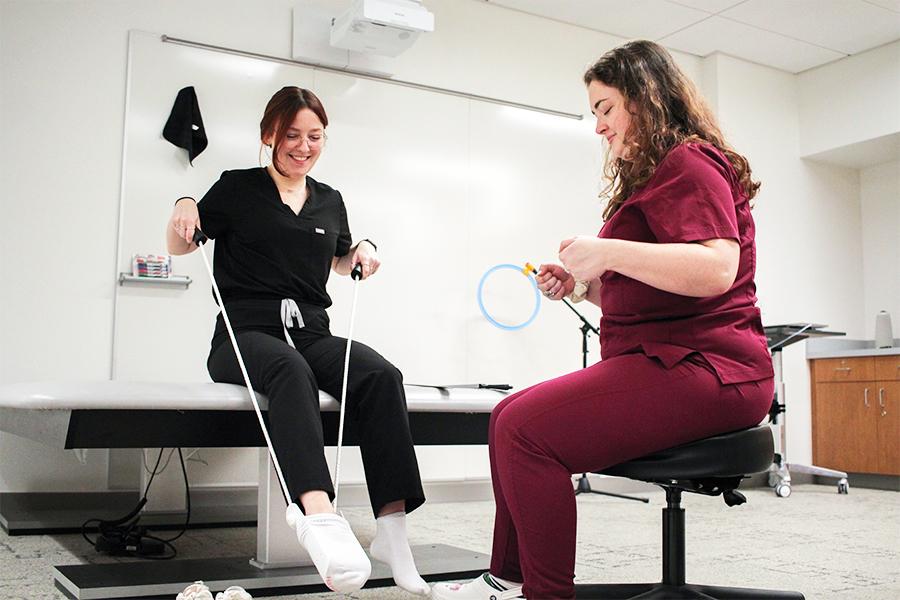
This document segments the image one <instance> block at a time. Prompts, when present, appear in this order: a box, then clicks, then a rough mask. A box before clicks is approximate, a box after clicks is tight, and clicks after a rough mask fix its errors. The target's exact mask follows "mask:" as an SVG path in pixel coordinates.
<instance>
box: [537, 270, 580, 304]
mask: <svg viewBox="0 0 900 600" xmlns="http://www.w3.org/2000/svg"><path fill="white" fill-rule="evenodd" d="M535 280H536V281H537V284H538V289H540V290H541V292H543V294H544V296H546V297H547V298H549V299H551V300H561V299H562V298H563V297H564V296H568V295H569V294H571V293H572V290H574V289H575V278H574V277H573V276H572V274H571V273H569V272H568V271H566V270H565V269H564V268H563V267H562V266H560V265H555V264H549V265H541V268H540V269H539V270H538V274H537V275H535Z"/></svg>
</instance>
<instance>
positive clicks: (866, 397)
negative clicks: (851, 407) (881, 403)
mask: <svg viewBox="0 0 900 600" xmlns="http://www.w3.org/2000/svg"><path fill="white" fill-rule="evenodd" d="M863 404H865V405H866V408H869V388H864V389H863Z"/></svg>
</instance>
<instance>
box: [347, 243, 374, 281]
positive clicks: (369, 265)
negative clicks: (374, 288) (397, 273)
mask: <svg viewBox="0 0 900 600" xmlns="http://www.w3.org/2000/svg"><path fill="white" fill-rule="evenodd" d="M350 264H352V265H354V266H356V265H357V264H359V265H362V278H363V279H366V278H368V277H370V276H372V275H374V274H375V271H377V270H378V267H380V266H381V261H380V260H378V252H377V251H376V250H375V248H374V247H373V246H372V244H370V243H369V242H367V241H365V240H363V241H361V242H360V243H359V244H357V245H356V251H355V252H354V253H353V260H352V261H351V263H350Z"/></svg>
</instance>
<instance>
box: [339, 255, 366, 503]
mask: <svg viewBox="0 0 900 600" xmlns="http://www.w3.org/2000/svg"><path fill="white" fill-rule="evenodd" d="M361 275H362V269H361V268H360V266H359V265H357V266H356V267H354V268H353V271H352V272H351V273H350V277H351V278H352V279H353V281H354V283H353V304H351V305H350V326H349V327H348V328H347V351H346V352H345V353H344V381H343V382H342V383H341V416H340V419H339V422H338V442H337V457H336V459H335V464H334V510H335V511H337V506H338V492H339V491H340V488H341V449H342V448H343V446H344V408H345V407H346V406H347V378H348V374H349V372H350V343H351V341H352V340H353V322H354V320H355V317H356V298H357V294H358V292H359V278H360V276H361Z"/></svg>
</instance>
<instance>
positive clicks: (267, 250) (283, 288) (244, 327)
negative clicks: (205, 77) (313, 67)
mask: <svg viewBox="0 0 900 600" xmlns="http://www.w3.org/2000/svg"><path fill="white" fill-rule="evenodd" d="M327 125H328V117H327V116H326V114H325V109H324V107H323V106H322V103H321V102H320V101H319V99H318V98H317V97H316V96H315V94H313V93H312V92H311V91H309V90H306V89H302V88H298V87H285V88H283V89H281V90H280V91H279V92H277V93H276V94H275V95H274V96H273V97H272V98H271V100H269V103H268V105H267V106H266V109H265V113H264V115H263V118H262V121H261V122H260V138H261V140H262V143H263V144H264V145H265V146H267V147H268V148H270V149H271V155H272V161H271V164H269V165H268V166H267V167H264V168H252V169H243V170H235V171H225V172H224V173H223V174H222V176H221V178H220V179H219V181H217V182H216V183H215V184H214V185H213V186H212V187H211V188H210V190H209V191H208V192H207V193H206V195H205V196H204V197H203V198H202V199H201V200H200V202H199V203H196V202H194V201H193V199H192V198H181V199H179V200H178V201H177V202H176V203H175V209H174V212H173V215H172V218H171V220H170V222H169V227H168V228H167V243H168V249H169V252H170V253H171V254H176V255H178V254H186V253H189V252H193V251H194V250H196V249H197V246H196V244H194V243H193V242H192V241H191V240H192V239H193V235H194V230H195V229H196V228H202V231H203V232H204V233H205V234H206V235H207V236H209V237H210V238H211V239H214V240H216V243H215V253H214V273H215V278H216V282H217V283H218V285H219V289H220V291H221V294H222V300H223V302H224V303H225V305H226V310H227V311H228V315H229V318H230V319H231V323H232V326H233V327H234V330H235V334H236V337H237V342H238V347H239V348H240V350H241V354H242V355H243V358H244V361H245V363H246V366H247V371H248V373H249V375H250V382H251V384H252V385H253V388H254V389H255V390H257V391H259V392H261V393H263V394H265V395H266V396H268V398H269V401H270V402H269V411H268V426H269V433H270V437H271V439H272V445H273V446H274V449H275V453H276V455H277V456H278V462H279V463H280V464H281V466H282V470H283V473H284V476H285V479H286V482H287V486H288V490H289V492H290V494H291V502H292V503H293V504H291V505H290V506H289V508H288V521H289V523H290V524H291V525H292V526H294V527H295V528H296V529H297V534H298V538H299V540H300V543H301V544H302V545H303V546H304V548H305V549H306V550H307V551H308V552H309V554H310V556H311V557H312V559H313V561H314V562H315V564H316V568H317V569H318V571H319V573H320V575H321V576H322V578H323V580H324V581H325V583H326V584H327V585H328V586H329V587H331V588H332V589H334V590H335V591H341V592H349V591H353V590H355V589H359V588H360V587H362V585H363V584H364V583H365V581H366V580H367V579H368V576H369V573H370V571H371V565H370V564H369V560H368V558H367V557H366V555H365V553H364V552H363V550H362V548H361V547H360V545H359V542H358V541H357V540H356V538H355V536H354V535H353V532H352V531H351V530H350V526H349V524H348V523H347V521H346V520H344V519H343V518H342V517H341V516H339V515H336V514H334V509H333V507H332V505H331V500H332V499H333V497H334V489H333V486H332V482H331V477H330V474H329V471H328V466H327V464H326V462H325V455H324V451H323V437H322V425H321V420H320V416H319V393H318V391H319V390H320V389H321V390H324V391H325V392H327V393H329V394H331V395H332V396H334V397H335V398H340V395H341V394H340V390H341V381H342V377H343V356H344V351H345V349H346V343H347V341H346V339H345V338H340V337H336V336H333V335H331V332H330V331H329V320H328V314H327V313H326V310H325V309H327V308H328V307H329V306H331V298H330V297H329V296H328V292H327V291H326V287H325V286H326V283H327V281H328V276H329V272H330V271H331V270H334V271H335V272H337V273H338V274H340V275H349V274H350V272H351V270H352V269H353V267H354V266H355V265H357V264H359V265H361V267H362V278H363V279H366V278H368V277H370V276H371V275H373V274H374V273H375V272H376V271H377V270H378V267H379V264H380V262H379V260H378V255H377V251H376V248H375V244H374V243H372V242H371V241H369V240H362V241H360V242H358V243H357V244H355V245H354V244H353V242H352V238H351V235H350V229H349V227H348V224H347V211H346V209H345V207H344V202H343V199H342V198H341V194H340V192H338V191H336V190H334V189H332V188H331V187H329V186H327V185H325V184H323V183H320V182H318V181H315V180H314V179H313V178H312V177H309V176H308V174H309V172H310V170H311V169H312V167H313V165H315V163H316V160H318V158H319V155H320V154H321V152H322V149H323V146H324V143H325V128H326V127H327ZM207 366H208V368H209V373H210V376H211V377H212V378H213V380H214V381H219V382H227V383H237V384H244V380H243V377H242V376H241V372H240V370H239V367H238V363H237V358H236V356H235V353H234V350H233V348H232V346H231V343H230V342H229V340H228V335H227V332H226V330H225V324H224V322H223V319H222V315H221V313H220V314H219V316H218V319H217V321H216V328H215V333H214V335H213V339H212V349H211V351H210V355H209V360H208V362H207ZM347 388H348V389H347V407H346V411H347V416H348V418H350V419H353V420H355V421H356V425H357V431H358V432H359V446H360V451H361V453H362V459H363V466H364V468H365V472H366V480H367V482H368V487H369V497H370V499H371V502H372V509H373V511H374V513H375V517H376V523H377V533H376V535H375V539H374V540H373V541H372V546H371V548H370V552H371V554H372V556H373V557H374V558H376V559H378V560H381V561H383V562H386V563H387V564H388V565H389V566H390V567H391V570H392V572H393V576H394V580H395V581H396V582H397V584H398V585H399V586H400V587H402V588H404V589H406V590H408V591H411V592H414V593H419V594H428V593H429V587H428V584H426V583H425V581H424V580H422V578H421V577H420V576H419V574H418V572H417V570H416V567H415V564H414V563H413V558H412V553H411V552H410V549H409V543H408V541H407V538H406V521H405V516H406V513H407V512H410V511H412V510H414V509H415V508H417V507H418V506H420V505H421V504H422V503H423V502H424V501H425V498H424V492H423V490H422V483H421V480H420V478H419V469H418V464H417V462H416V455H415V452H414V450H413V444H412V437H411V435H410V432H409V422H408V417H407V410H406V397H405V395H404V391H403V378H402V375H401V373H400V371H399V370H397V368H396V367H394V366H393V365H392V364H391V363H389V362H388V361H387V360H385V359H384V358H383V357H382V356H381V355H380V354H378V353H377V352H376V351H375V350H373V349H371V348H369V347H368V346H366V345H364V344H360V343H358V342H353V347H352V349H351V352H350V368H349V380H348V385H347Z"/></svg>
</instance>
